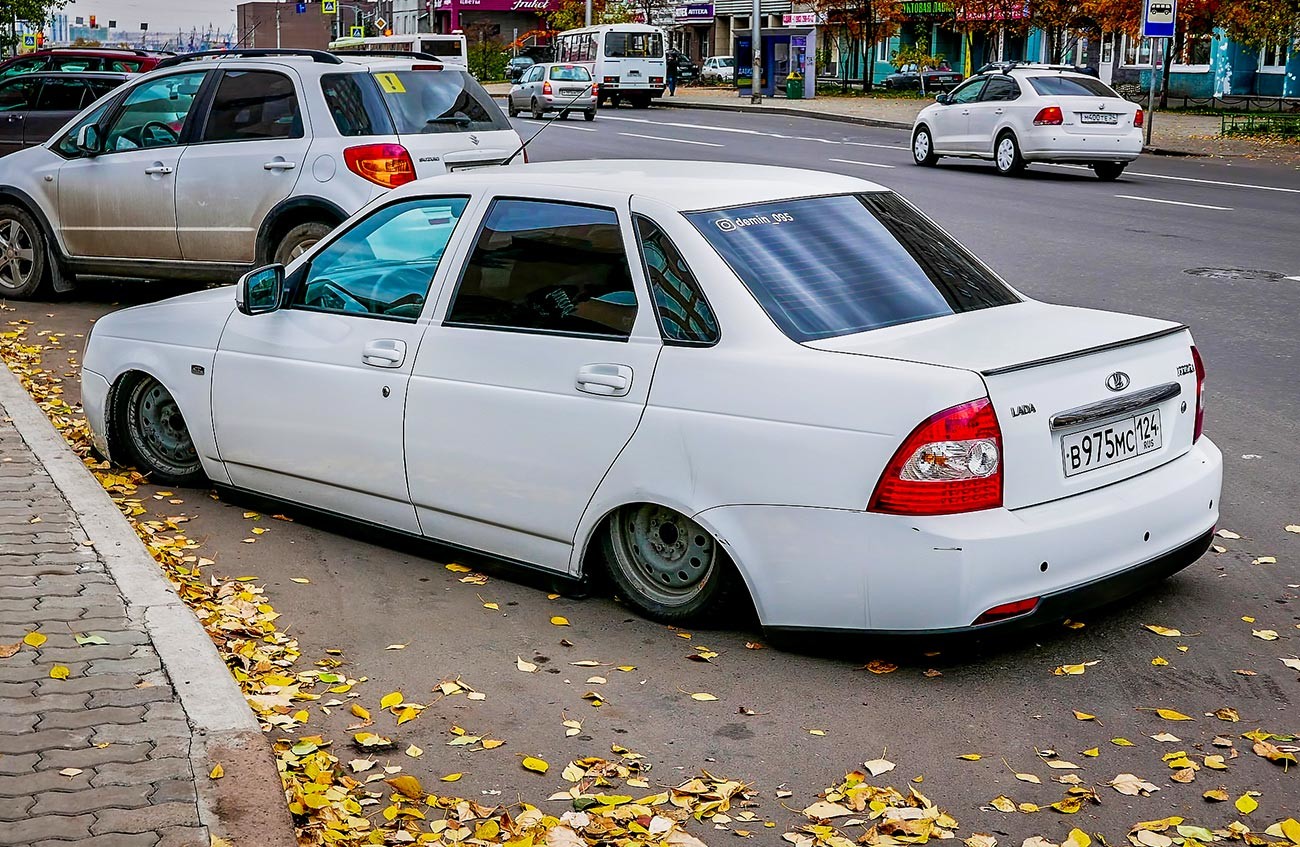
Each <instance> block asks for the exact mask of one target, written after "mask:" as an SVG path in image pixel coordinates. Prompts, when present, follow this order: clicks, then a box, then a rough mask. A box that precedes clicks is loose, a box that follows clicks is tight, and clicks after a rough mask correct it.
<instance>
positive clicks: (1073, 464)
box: [1061, 409, 1164, 476]
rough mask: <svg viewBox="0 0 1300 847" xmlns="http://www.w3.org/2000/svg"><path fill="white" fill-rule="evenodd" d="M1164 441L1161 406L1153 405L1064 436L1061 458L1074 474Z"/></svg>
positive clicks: (1148, 449) (1067, 472)
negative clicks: (1119, 418) (1131, 415)
mask: <svg viewBox="0 0 1300 847" xmlns="http://www.w3.org/2000/svg"><path fill="white" fill-rule="evenodd" d="M1163 443H1164V442H1163V438H1162V434H1161V430H1160V410H1159V409H1152V410H1151V411H1149V412H1142V413H1141V414H1138V415H1134V416H1133V417H1131V418H1124V419H1122V420H1118V421H1111V422H1110V423H1107V424H1103V425H1101V426H1097V427H1093V428H1092V429H1085V430H1083V431H1082V432H1075V433H1072V434H1070V435H1067V436H1065V437H1064V438H1062V439H1061V461H1062V463H1063V464H1064V466H1065V475H1066V476H1074V475H1075V474H1081V473H1087V472H1088V471H1095V470H1097V469H1098V468H1104V467H1107V466H1109V465H1113V464H1115V463H1116V462H1123V461H1125V460H1127V459H1132V458H1133V457H1134V456H1141V455H1142V454H1143V453H1150V452H1151V451H1152V450H1159V449H1160V446H1161V445H1162V444H1163Z"/></svg>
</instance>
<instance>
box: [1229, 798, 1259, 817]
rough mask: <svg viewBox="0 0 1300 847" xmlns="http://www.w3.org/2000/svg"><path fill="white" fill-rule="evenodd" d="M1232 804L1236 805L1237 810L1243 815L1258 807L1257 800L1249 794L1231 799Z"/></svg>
mask: <svg viewBox="0 0 1300 847" xmlns="http://www.w3.org/2000/svg"><path fill="white" fill-rule="evenodd" d="M1232 805H1234V806H1236V807H1237V811H1239V812H1241V813H1242V814H1243V815H1249V814H1250V813H1251V812H1253V811H1255V810H1256V809H1258V808H1259V802H1258V801H1257V800H1256V799H1255V798H1254V797H1251V796H1250V795H1249V794H1243V795H1241V796H1240V797H1238V798H1237V799H1236V800H1235V801H1233V804H1232Z"/></svg>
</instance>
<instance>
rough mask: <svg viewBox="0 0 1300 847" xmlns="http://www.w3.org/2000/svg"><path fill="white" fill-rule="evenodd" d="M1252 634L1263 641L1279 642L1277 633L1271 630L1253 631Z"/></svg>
mask: <svg viewBox="0 0 1300 847" xmlns="http://www.w3.org/2000/svg"><path fill="white" fill-rule="evenodd" d="M1250 634H1251V635H1253V636H1255V637H1256V638H1259V639H1261V640H1263V641H1277V639H1278V635H1277V632H1276V631H1274V630H1271V629H1252V630H1251V631H1250Z"/></svg>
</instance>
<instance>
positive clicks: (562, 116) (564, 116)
mask: <svg viewBox="0 0 1300 847" xmlns="http://www.w3.org/2000/svg"><path fill="white" fill-rule="evenodd" d="M568 119H569V110H568V109H562V110H561V111H560V120H562V121H567V120H568Z"/></svg>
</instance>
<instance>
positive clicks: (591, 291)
mask: <svg viewBox="0 0 1300 847" xmlns="http://www.w3.org/2000/svg"><path fill="white" fill-rule="evenodd" d="M521 193H523V192H521ZM602 201H604V198H603V197H593V201H592V205H579V204H577V203H571V202H565V203H561V202H554V201H549V200H545V199H541V198H538V199H522V198H518V197H512V198H499V199H497V200H495V201H493V203H492V206H491V208H490V210H489V211H488V213H487V215H486V219H485V221H484V223H483V225H482V226H481V227H480V229H479V232H478V234H477V236H476V238H475V242H474V246H473V251H472V253H471V255H470V256H469V258H468V261H467V262H466V264H465V267H464V270H463V272H462V274H461V278H460V282H459V285H458V287H457V288H456V290H455V291H454V293H453V292H448V295H447V297H444V300H446V299H450V303H449V305H448V306H444V307H442V308H440V310H439V314H445V315H446V317H445V319H444V320H443V321H442V322H441V324H440V325H439V324H437V323H435V324H434V325H432V326H430V328H429V331H428V333H427V334H426V335H425V338H424V343H423V344H422V345H421V347H420V354H419V357H418V358H417V360H416V363H415V372H414V374H413V376H412V380H411V388H410V394H409V396H408V398H407V420H408V422H409V424H408V426H407V428H406V456H407V475H408V479H409V482H410V488H411V499H412V501H413V502H414V503H415V506H416V510H417V514H418V515H419V518H420V528H421V529H422V530H423V532H424V533H425V535H428V536H431V537H434V538H439V539H443V540H447V541H453V542H455V543H458V544H463V545H466V546H470V547H474V548H476V549H482V550H487V551H489V552H491V553H494V554H497V555H500V556H505V557H507V558H510V559H514V560H518V561H522V562H527V563H530V564H534V565H539V566H542V567H545V568H549V569H553V570H557V571H564V570H567V568H568V566H569V558H570V554H571V552H572V546H573V541H574V535H575V534H576V532H577V527H578V522H579V520H580V519H581V517H582V514H583V512H584V510H585V509H586V507H587V504H588V503H589V502H590V500H591V497H592V495H593V494H594V493H595V491H596V488H597V487H598V486H599V484H600V481H601V479H602V478H603V477H604V475H605V473H606V472H607V471H608V470H609V468H610V467H611V466H612V465H613V463H614V459H615V458H616V457H617V456H618V453H619V451H620V450H622V449H623V447H624V445H626V444H627V442H628V440H629V439H630V438H631V437H632V433H633V432H634V431H635V430H636V427H637V423H638V422H639V421H640V419H641V413H642V411H643V410H644V408H645V404H646V398H647V396H648V393H649V389H650V380H651V377H652V375H653V373H654V366H655V362H656V361H657V359H658V356H659V351H660V349H661V341H660V338H659V334H658V331H657V329H656V325H655V316H654V313H653V310H652V309H650V308H646V307H645V304H646V303H648V302H650V301H649V300H648V298H647V295H646V293H645V292H644V291H643V290H642V289H643V286H642V284H641V283H640V282H637V283H634V282H633V274H632V266H633V265H634V264H635V265H636V266H637V267H639V263H636V262H634V261H629V256H632V257H635V256H636V255H637V254H636V247H635V243H634V242H633V241H632V240H631V237H630V232H631V227H630V221H629V220H628V210H627V208H626V205H624V206H623V207H622V208H621V209H618V210H616V209H613V208H609V207H608V206H607V205H600V203H601V202H602ZM605 202H607V201H605ZM638 276H639V274H638ZM638 306H641V308H639V307H638Z"/></svg>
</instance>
